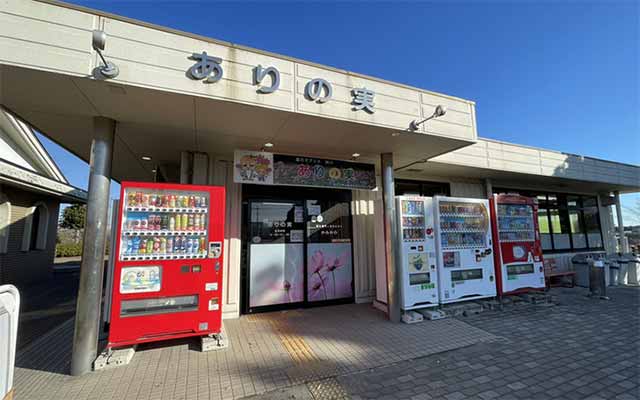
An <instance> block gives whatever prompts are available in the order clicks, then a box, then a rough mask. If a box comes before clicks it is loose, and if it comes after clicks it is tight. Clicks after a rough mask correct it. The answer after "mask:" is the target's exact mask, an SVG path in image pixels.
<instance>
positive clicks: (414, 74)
mask: <svg viewBox="0 0 640 400" xmlns="http://www.w3.org/2000/svg"><path fill="white" fill-rule="evenodd" d="M72 2H73V3H76V4H79V5H83V6H87V7H90V8H95V9H99V10H103V11H107V12H111V13H115V14H119V15H123V16H126V17H130V18H134V19H139V20H142V21H145V22H150V23H155V24H159V25H163V26H168V27H171V28H175V29H179V30H183V31H188V32H192V33H196V34H200V35H204V36H208V37H212V38H216V39H220V40H225V41H228V42H233V43H237V44H242V45H246V46H250V47H255V48H259V49H263V50H267V51H271V52H275V53H280V54H283V55H288V56H292V57H296V58H301V59H304V60H308V61H312V62H317V63H320V64H325V65H329V66H333V67H337V68H342V69H346V70H350V71H355V72H359V73H363V74H366V75H371V76H375V77H379V78H383V79H386V80H389V81H393V82H400V83H404V84H407V85H411V86H415V87H419V88H423V89H427V90H432V91H435V92H440V93H446V94H449V95H453V96H457V97H462V98H465V99H470V100H473V101H475V102H476V116H477V126H478V135H479V136H481V137H485V138H492V139H498V140H504V141H509V142H514V143H518V144H523V145H531V146H536V147H544V148H549V149H553V150H559V151H564V152H568V153H574V154H580V155H586V156H592V157H597V158H602V159H608V160H614V161H620V162H626V163H632V164H640V151H638V150H639V149H640V113H638V110H640V104H639V94H638V93H639V87H640V82H639V80H638V78H639V77H638V74H639V72H638V71H639V70H640V65H639V56H640V50H639V49H640V45H639V44H640V42H639V38H640V30H639V29H640V28H639V19H640V17H639V15H640V6H639V3H638V2H637V1H601V2H586V1H576V0H571V1H545V0H541V1H536V2H520V1H456V0H453V1H448V2H444V1H442V2H440V1H413V2H406V1H405V2H402V1H398V2H393V3H388V2H380V1H366V2H364V1H352V2H344V1H333V2H332V1H323V2H310V1H286V2H267V1H263V2H248V1H236V2H214V1H188V0H187V1H163V0H160V1H157V0H156V1H72ZM47 148H49V149H50V150H51V153H52V154H53V155H54V158H55V159H56V161H57V162H58V163H59V165H60V166H61V168H62V169H63V172H65V173H66V174H67V175H68V178H69V179H70V180H71V182H72V183H74V184H76V185H77V186H80V187H86V181H87V173H88V171H87V170H86V168H79V167H78V161H77V160H73V159H72V158H71V157H70V156H69V155H65V154H63V153H61V152H58V151H56V150H52V149H51V146H47ZM114 193H115V192H114ZM639 200H640V195H638V194H636V195H625V196H624V197H623V202H624V204H625V205H627V206H631V205H632V204H634V203H635V202H636V201H639ZM636 223H640V221H636Z"/></svg>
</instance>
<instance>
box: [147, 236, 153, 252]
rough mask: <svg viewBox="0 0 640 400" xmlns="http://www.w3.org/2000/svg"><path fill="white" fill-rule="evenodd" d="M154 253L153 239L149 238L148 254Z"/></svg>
mask: <svg viewBox="0 0 640 400" xmlns="http://www.w3.org/2000/svg"><path fill="white" fill-rule="evenodd" d="M152 253H153V239H151V238H149V239H147V254H152Z"/></svg>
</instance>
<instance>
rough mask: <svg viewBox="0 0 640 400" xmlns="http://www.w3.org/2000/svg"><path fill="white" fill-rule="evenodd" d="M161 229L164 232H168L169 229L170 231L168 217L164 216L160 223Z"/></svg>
mask: <svg viewBox="0 0 640 400" xmlns="http://www.w3.org/2000/svg"><path fill="white" fill-rule="evenodd" d="M160 228H161V229H162V230H163V231H166V230H167V229H169V217H168V216H166V215H163V216H162V219H161V222H160Z"/></svg>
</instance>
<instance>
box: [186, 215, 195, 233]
mask: <svg viewBox="0 0 640 400" xmlns="http://www.w3.org/2000/svg"><path fill="white" fill-rule="evenodd" d="M193 224H194V221H193V214H189V219H188V221H187V229H188V230H190V231H192V230H193Z"/></svg>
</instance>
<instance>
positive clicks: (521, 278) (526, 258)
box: [490, 194, 545, 296]
mask: <svg viewBox="0 0 640 400" xmlns="http://www.w3.org/2000/svg"><path fill="white" fill-rule="evenodd" d="M490 208H491V221H492V230H493V237H494V240H493V250H494V253H495V256H494V258H493V259H494V264H495V269H496V281H497V287H498V296H501V295H503V294H516V293H522V292H526V291H530V290H540V289H542V290H543V289H544V288H545V283H544V267H543V263H542V246H541V245H540V231H539V229H538V203H537V200H535V199H532V198H530V197H524V196H520V195H518V194H494V195H493V197H492V198H491V207H490Z"/></svg>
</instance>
